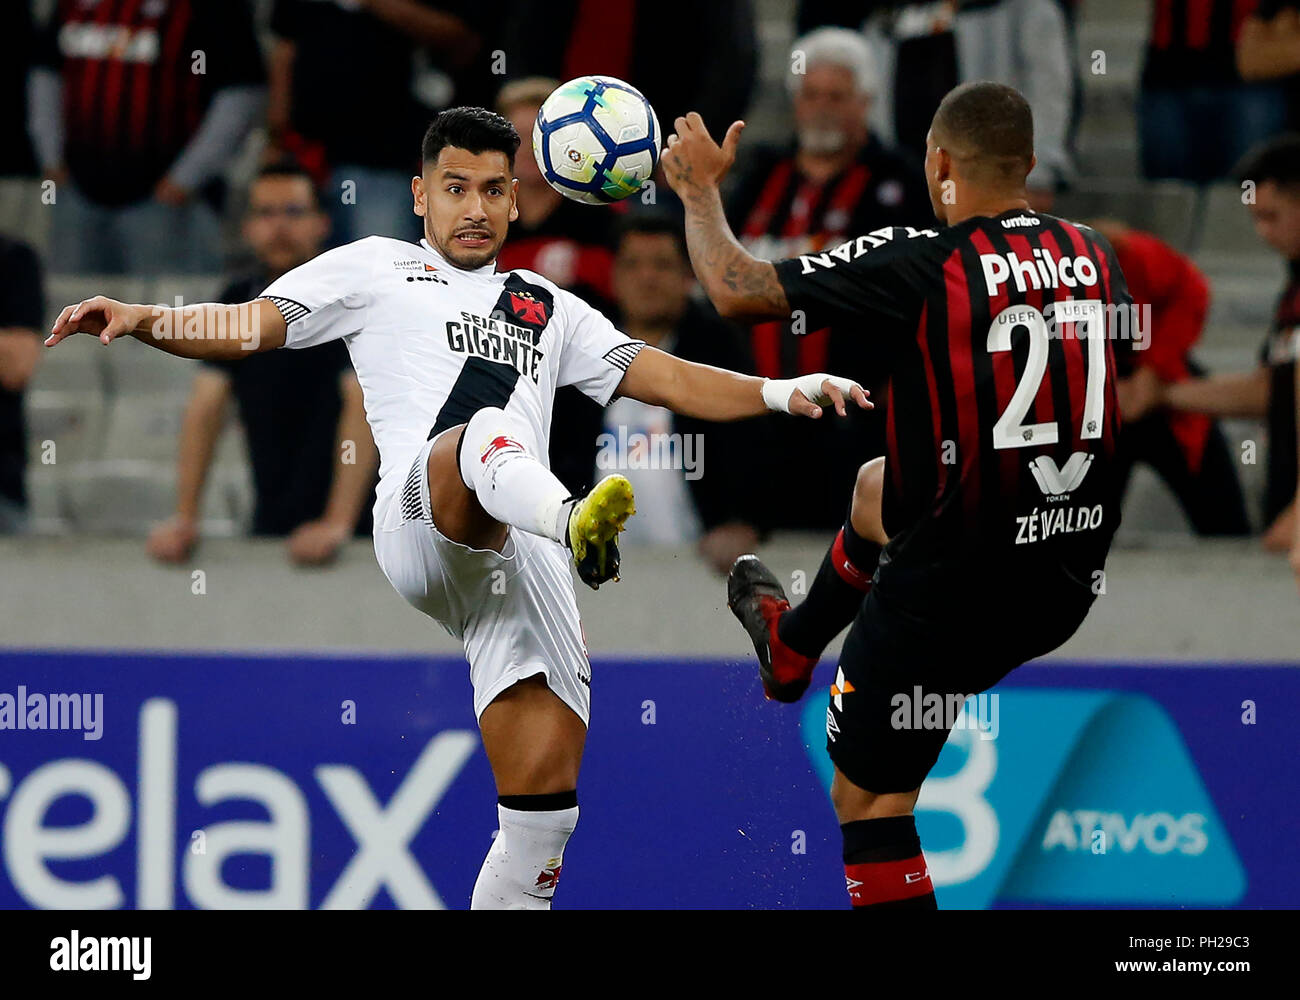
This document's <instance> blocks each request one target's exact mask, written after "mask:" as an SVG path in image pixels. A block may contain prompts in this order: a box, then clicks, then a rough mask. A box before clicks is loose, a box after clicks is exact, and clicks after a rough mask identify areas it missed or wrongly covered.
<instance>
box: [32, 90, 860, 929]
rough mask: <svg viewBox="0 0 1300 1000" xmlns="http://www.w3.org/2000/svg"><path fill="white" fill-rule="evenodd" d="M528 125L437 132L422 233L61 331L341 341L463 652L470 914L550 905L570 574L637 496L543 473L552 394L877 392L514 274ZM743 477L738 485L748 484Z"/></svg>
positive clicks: (572, 784) (719, 397)
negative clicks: (679, 353)
mask: <svg viewBox="0 0 1300 1000" xmlns="http://www.w3.org/2000/svg"><path fill="white" fill-rule="evenodd" d="M518 147H519V136H518V134H517V133H516V132H515V130H514V128H513V126H511V124H510V123H509V122H508V121H507V120H506V119H504V118H501V117H500V116H498V115H495V114H493V113H491V112H489V111H485V110H483V109H481V108H453V109H451V110H448V111H444V112H443V113H442V114H440V115H439V116H438V117H437V119H436V120H435V121H434V123H433V124H432V125H431V126H430V127H429V130H428V132H427V133H426V135H425V137H424V144H423V149H422V153H423V167H422V172H421V175H420V176H418V177H415V178H413V179H412V182H411V190H412V194H413V197H414V211H415V214H416V215H419V216H422V217H423V219H424V234H425V238H424V239H423V240H421V241H420V243H418V244H416V243H406V242H403V241H400V240H394V239H388V238H386V237H382V236H370V237H367V238H365V239H362V240H359V241H357V242H355V243H351V244H348V245H347V246H343V247H339V248H337V249H335V250H331V251H329V252H327V253H324V254H322V255H321V256H319V257H317V258H316V259H315V260H312V261H309V262H308V263H306V264H304V265H302V266H301V267H298V268H295V269H294V270H292V271H289V272H288V273H287V274H285V275H283V276H282V277H280V278H278V279H277V280H276V281H275V282H273V283H272V284H271V286H270V287H269V288H267V289H266V291H265V292H264V293H263V295H262V296H261V297H259V298H257V299H255V300H253V301H252V302H247V303H243V304H241V305H232V306H224V305H215V304H203V305H193V306H186V307H183V308H176V309H167V308H163V307H155V306H147V305H129V304H126V303H122V302H117V301H114V300H112V299H107V298H104V297H102V296H97V297H94V298H91V299H87V300H84V301H83V302H80V303H78V304H76V305H71V306H68V307H67V308H65V309H64V310H63V311H62V312H61V313H60V315H59V318H58V320H57V321H56V322H55V324H54V327H53V329H52V331H51V335H50V337H49V339H48V340H47V341H46V344H47V345H49V346H53V345H54V344H57V343H58V342H59V341H60V340H62V339H64V338H65V337H67V336H69V335H71V334H73V333H77V332H85V333H90V334H93V335H96V336H98V337H99V339H100V340H101V341H102V342H103V343H105V344H107V343H110V342H111V341H112V340H113V339H115V338H116V337H119V336H122V335H124V334H130V335H133V336H135V337H136V338H137V339H139V340H141V341H143V342H145V343H147V344H150V345H152V346H154V347H157V348H160V349H161V350H164V351H167V352H168V353H171V354H176V355H179V356H182V357H188V358H238V357H241V356H245V355H246V353H247V352H248V351H257V350H269V349H272V348H277V347H282V346H283V347H290V348H296V347H308V346H311V345H313V344H322V343H325V342H327V341H330V340H335V339H342V340H343V341H344V342H345V343H346V344H347V347H348V350H349V352H350V353H351V356H352V364H353V367H354V368H355V369H356V373H357V378H358V379H359V381H360V383H361V387H362V390H363V393H364V396H365V408H366V416H367V418H368V420H369V422H370V426H371V430H372V431H373V433H374V439H375V443H376V445H377V446H378V448H379V454H380V483H379V486H378V488H377V490H376V501H375V508H374V515H375V516H374V522H375V529H374V537H375V555H376V557H377V559H378V561H379V565H380V567H381V568H382V569H383V571H384V573H385V575H386V576H387V577H388V579H389V580H390V582H391V583H392V584H393V586H394V587H395V588H396V589H397V591H398V592H399V593H401V595H402V596H403V597H405V598H406V599H407V601H409V602H410V603H411V604H413V605H414V606H415V607H416V608H418V609H419V610H421V611H423V612H424V613H425V614H427V615H429V616H430V617H431V618H433V619H434V620H436V621H437V622H438V623H439V624H441V625H442V627H443V628H445V629H446V630H447V631H448V632H449V633H451V634H452V635H454V636H456V637H458V638H460V639H461V640H463V642H464V646H465V656H466V659H467V660H468V661H469V665H470V677H471V680H472V681H473V685H474V711H475V715H476V716H477V717H478V720H479V729H480V732H481V733H482V736H483V745H484V749H485V750H486V752H487V755H488V760H489V763H490V764H491V767H492V773H493V777H494V779H495V781H496V785H497V794H498V796H499V803H498V817H499V820H500V832H499V833H498V835H497V837H496V839H495V841H494V842H493V844H492V848H491V850H490V851H489V853H488V856H487V859H486V860H485V861H484V864H483V868H482V871H481V872H480V874H479V877H478V881H477V883H476V884H475V887H474V895H473V899H472V901H471V905H472V906H473V907H474V908H484V909H487V908H494V909H501V908H523V909H548V908H549V907H550V900H551V896H552V894H553V892H554V889H555V883H556V881H557V880H558V878H559V874H560V866H561V864H562V859H563V854H564V846H565V843H566V842H567V841H568V838H569V835H570V834H571V833H572V832H573V829H574V827H575V825H576V823H577V818H578V808H577V781H578V767H579V762H580V761H581V758H582V749H583V744H584V741H585V738H586V731H587V718H588V709H589V704H590V678H591V674H590V666H589V664H588V660H587V651H586V646H585V643H584V641H583V637H582V631H581V625H580V623H579V621H578V611H577V606H576V603H575V600H574V593H573V582H572V577H571V576H570V573H569V568H568V567H569V563H570V562H572V563H573V565H574V566H575V567H576V569H577V572H578V575H579V576H580V577H581V578H582V579H583V581H584V582H586V583H587V584H588V585H590V586H592V587H598V586H599V585H600V584H601V583H603V582H604V581H606V580H609V579H617V572H618V568H619V567H618V550H617V545H616V543H615V538H616V536H617V534H618V532H619V530H621V528H622V526H623V523H624V521H625V520H626V519H627V517H628V516H629V515H630V514H631V513H633V512H634V508H633V498H632V494H631V487H630V485H629V484H628V482H627V480H626V479H625V478H624V477H622V476H617V475H615V476H607V477H606V478H605V479H603V480H602V481H601V482H600V483H598V484H596V486H595V487H593V489H592V490H591V491H590V492H589V493H588V494H587V495H586V496H584V497H581V498H575V497H571V496H570V495H569V494H568V491H567V490H566V489H565V488H564V486H563V485H561V483H560V482H559V480H558V479H556V478H555V476H554V475H552V474H551V472H550V470H549V468H548V467H547V439H548V436H549V429H550V420H551V407H552V403H553V401H554V396H555V390H556V388H557V387H559V386H563V385H575V386H577V387H578V388H579V389H581V390H582V391H583V392H584V393H586V394H587V395H588V396H590V397H591V398H593V399H595V400H596V401H597V402H598V403H601V404H602V405H603V404H606V403H608V402H609V401H610V399H611V398H613V397H614V396H615V395H621V396H627V397H630V398H633V399H638V400H641V401H643V402H646V403H651V404H655V405H659V406H666V407H668V408H669V409H672V410H675V411H677V412H679V413H684V414H688V415H690V416H695V417H700V418H703V419H706V420H738V419H741V418H744V417H751V416H757V415H759V414H761V413H764V412H766V411H767V410H769V409H774V410H782V411H785V412H787V413H796V414H802V415H805V416H811V417H820V416H821V415H822V409H821V408H822V406H825V405H833V406H834V407H835V409H836V410H837V411H838V412H839V413H840V414H843V413H844V412H845V400H846V398H848V399H851V400H852V401H853V402H855V403H856V404H857V405H859V406H863V407H866V406H870V403H868V402H867V399H866V395H865V393H864V392H863V391H862V389H861V387H860V386H858V385H857V384H856V383H854V382H851V381H849V380H847V379H838V378H835V377H833V376H828V375H823V374H816V375H807V376H803V377H802V378H799V379H789V380H765V379H760V378H754V377H750V376H746V375H739V374H736V373H734V372H728V371H724V370H722V369H718V368H710V367H708V366H704V365H696V364H691V363H689V362H685V361H681V360H679V359H677V358H674V357H673V356H672V355H670V354H665V353H662V352H660V351H657V350H655V349H654V348H651V347H647V346H645V345H644V344H642V343H641V342H639V341H634V340H630V339H629V338H628V337H626V336H625V335H624V334H622V333H620V332H619V331H618V330H617V329H615V327H614V326H613V324H611V323H610V322H609V320H607V319H606V318H605V317H604V316H602V315H601V314H600V313H599V312H597V311H595V310H594V309H592V308H591V307H590V306H588V305H586V304H585V303H584V302H583V301H582V300H581V299H579V298H577V297H576V296H574V295H572V294H570V293H569V292H567V291H564V290H562V289H560V288H558V287H556V286H555V285H553V284H552V283H551V282H549V281H547V280H546V279H545V278H542V277H540V276H539V275H536V274H534V273H532V272H531V271H511V272H499V271H497V270H496V268H495V260H496V256H497V252H498V251H499V250H500V248H501V245H502V243H503V242H504V240H505V237H506V232H507V229H508V227H509V224H510V222H512V221H514V219H515V218H516V217H517V215H518V213H517V211H516V209H515V194H516V188H517V185H518V182H517V181H515V180H513V179H512V176H511V175H512V173H513V168H514V156H515V152H516V150H517V149H518ZM737 488H744V487H743V486H740V485H738V487H737Z"/></svg>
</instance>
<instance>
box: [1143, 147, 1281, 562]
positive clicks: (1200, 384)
mask: <svg viewBox="0 0 1300 1000" xmlns="http://www.w3.org/2000/svg"><path fill="white" fill-rule="evenodd" d="M1237 175H1238V177H1239V178H1240V179H1241V181H1242V182H1243V183H1245V182H1247V181H1248V182H1250V184H1251V185H1253V191H1254V200H1253V202H1252V203H1251V206H1250V212H1251V216H1252V217H1253V218H1254V221H1255V230H1256V232H1257V233H1258V234H1259V236H1260V238H1261V239H1262V240H1263V241H1264V242H1265V243H1267V244H1268V245H1269V246H1271V247H1272V248H1273V249H1274V250H1276V251H1277V252H1278V253H1279V254H1281V255H1282V257H1283V258H1284V259H1285V260H1286V262H1287V268H1288V273H1289V277H1288V280H1287V286H1286V288H1285V289H1283V291H1282V295H1281V297H1280V298H1279V299H1278V302H1277V308H1276V311H1275V313H1274V318H1273V323H1272V326H1271V327H1270V328H1269V332H1268V336H1267V337H1266V338H1265V340H1264V344H1263V346H1262V348H1261V349H1260V358H1259V362H1260V363H1259V366H1258V367H1257V368H1255V369H1254V370H1253V371H1249V372H1234V373H1231V374H1226V373H1225V374H1221V375H1209V376H1206V377H1204V378H1195V379H1188V380H1186V381H1185V382H1177V383H1174V384H1172V385H1168V386H1166V387H1165V389H1164V394H1163V399H1164V402H1165V403H1166V404H1167V405H1169V406H1171V407H1173V408H1175V409H1178V410H1191V411H1195V412H1198V413H1207V414H1210V415H1211V416H1220V417H1258V418H1262V419H1264V420H1266V421H1267V425H1268V466H1267V468H1268V476H1267V480H1266V482H1267V487H1266V496H1265V500H1264V518H1265V523H1266V524H1267V525H1268V527H1267V528H1266V529H1265V532H1264V545H1265V547H1267V548H1268V549H1270V550H1272V551H1274V552H1289V553H1290V557H1291V566H1292V567H1293V568H1294V569H1295V571H1296V574H1297V577H1298V578H1300V516H1297V512H1296V505H1297V504H1296V498H1297V488H1298V486H1300V473H1298V472H1297V466H1298V464H1300V462H1298V459H1297V443H1296V437H1297V436H1296V426H1297V423H1298V422H1300V411H1298V410H1297V406H1296V400H1297V394H1296V378H1297V366H1296V356H1297V352H1298V351H1300V134H1295V133H1291V134H1286V135H1281V136H1278V137H1277V138H1275V139H1270V140H1269V141H1267V142H1265V143H1264V144H1262V145H1261V146H1259V147H1258V148H1256V149H1254V150H1252V151H1251V152H1250V153H1248V154H1247V156H1246V158H1245V159H1244V160H1243V161H1242V163H1241V164H1240V165H1239V166H1238V167H1237Z"/></svg>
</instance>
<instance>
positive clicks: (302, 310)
mask: <svg viewBox="0 0 1300 1000" xmlns="http://www.w3.org/2000/svg"><path fill="white" fill-rule="evenodd" d="M266 297H267V298H268V299H270V300H271V301H272V302H273V303H274V304H275V308H277V309H279V310H280V315H281V316H283V317H284V323H285V325H286V326H288V325H289V324H290V323H292V322H293V321H294V320H296V319H302V318H303V317H304V316H306V315H307V314H308V313H310V312H311V310H310V309H308V308H307V307H306V306H305V305H303V304H302V303H301V302H295V301H294V300H293V299H286V298H283V297H281V296H279V295H268V296H266Z"/></svg>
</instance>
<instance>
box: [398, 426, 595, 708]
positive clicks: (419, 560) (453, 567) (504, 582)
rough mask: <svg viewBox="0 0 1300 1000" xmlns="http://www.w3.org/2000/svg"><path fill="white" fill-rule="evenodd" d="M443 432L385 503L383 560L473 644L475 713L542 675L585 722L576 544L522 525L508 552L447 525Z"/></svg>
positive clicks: (587, 680) (586, 688) (402, 585)
mask: <svg viewBox="0 0 1300 1000" xmlns="http://www.w3.org/2000/svg"><path fill="white" fill-rule="evenodd" d="M444 433H445V432H444ZM441 436H442V435H439V437H441ZM436 440H437V438H434V439H433V441H430V442H428V443H427V444H426V445H425V446H424V447H423V448H422V449H420V454H419V455H418V456H416V459H415V462H414V464H413V465H412V466H411V472H410V475H408V476H407V478H406V485H405V486H404V487H403V488H402V490H401V491H400V492H397V493H393V494H391V495H390V496H388V497H387V498H385V499H383V500H381V501H379V502H377V503H376V504H375V531H374V534H375V557H376V559H378V561H379V568H380V569H382V570H383V571H384V575H385V576H386V577H388V581H389V582H390V583H391V584H392V585H393V587H394V588H395V589H396V590H397V592H398V593H399V594H401V595H402V596H403V597H404V598H406V600H407V601H408V602H409V603H410V604H411V605H412V606H413V607H415V608H416V609H418V610H420V611H423V612H424V613H425V614H426V615H428V616H429V617H430V618H432V619H433V620H434V621H436V622H438V624H440V625H441V626H442V627H443V628H445V629H446V630H447V631H448V632H449V633H450V634H451V635H453V636H455V637H456V638H457V639H460V640H461V641H462V642H464V644H465V659H466V660H468V661H469V676H470V681H471V683H472V684H473V685H474V715H475V717H477V716H479V715H482V714H483V709H485V708H487V707H488V705H490V704H491V703H492V700H493V699H494V698H496V696H497V695H499V694H500V693H501V692H502V691H504V690H505V689H506V688H508V687H510V686H511V685H513V684H516V683H518V682H519V681H521V680H523V679H524V678H525V677H532V676H533V675H535V674H542V675H544V676H545V677H546V684H547V686H548V687H549V688H550V689H551V690H552V691H553V692H555V694H556V695H557V696H558V697H559V698H560V699H561V700H562V701H563V702H564V703H565V704H566V705H568V706H569V707H570V708H571V709H573V710H574V711H575V712H577V713H578V716H579V718H581V719H582V721H583V724H584V725H585V724H586V723H587V721H588V719H589V717H590V714H591V663H590V661H589V660H588V658H587V646H586V642H585V641H584V638H583V634H582V624H581V622H580V621H579V619H578V605H577V602H576V601H575V599H574V595H573V577H572V576H571V574H570V572H569V563H570V560H569V555H568V552H566V551H565V548H564V546H562V545H560V544H559V543H558V542H554V541H551V540H550V539H549V538H542V537H541V536H540V535H533V534H530V533H529V532H526V531H520V530H518V529H517V528H513V527H511V528H509V529H508V532H507V535H506V543H505V545H504V546H503V547H502V551H501V552H494V551H492V550H491V549H472V548H470V547H469V546H467V545H461V544H460V543H459V542H453V541H452V540H451V539H449V538H447V537H446V536H445V535H443V534H442V533H441V532H439V531H438V529H437V528H435V527H434V526H433V516H432V514H431V513H430V509H429V473H428V468H429V450H430V449H431V448H432V447H433V443H434V441H436Z"/></svg>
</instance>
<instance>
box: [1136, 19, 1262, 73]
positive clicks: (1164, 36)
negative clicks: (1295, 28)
mask: <svg viewBox="0 0 1300 1000" xmlns="http://www.w3.org/2000/svg"><path fill="white" fill-rule="evenodd" d="M1265 2H1266V3H1267V2H1268V0H1265ZM1259 6H1260V0H1155V4H1154V5H1153V7H1152V9H1151V32H1150V34H1149V35H1148V36H1147V50H1146V61H1145V64H1144V66H1143V68H1142V86H1143V87H1147V88H1161V87H1191V86H1198V85H1199V86H1214V85H1224V84H1234V83H1240V82H1241V77H1240V75H1239V74H1238V73H1237V56H1236V44H1237V36H1238V35H1239V34H1241V26H1242V23H1243V22H1244V21H1245V20H1246V18H1248V17H1250V16H1251V15H1252V14H1254V13H1256V9H1257V8H1258V7H1259Z"/></svg>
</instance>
